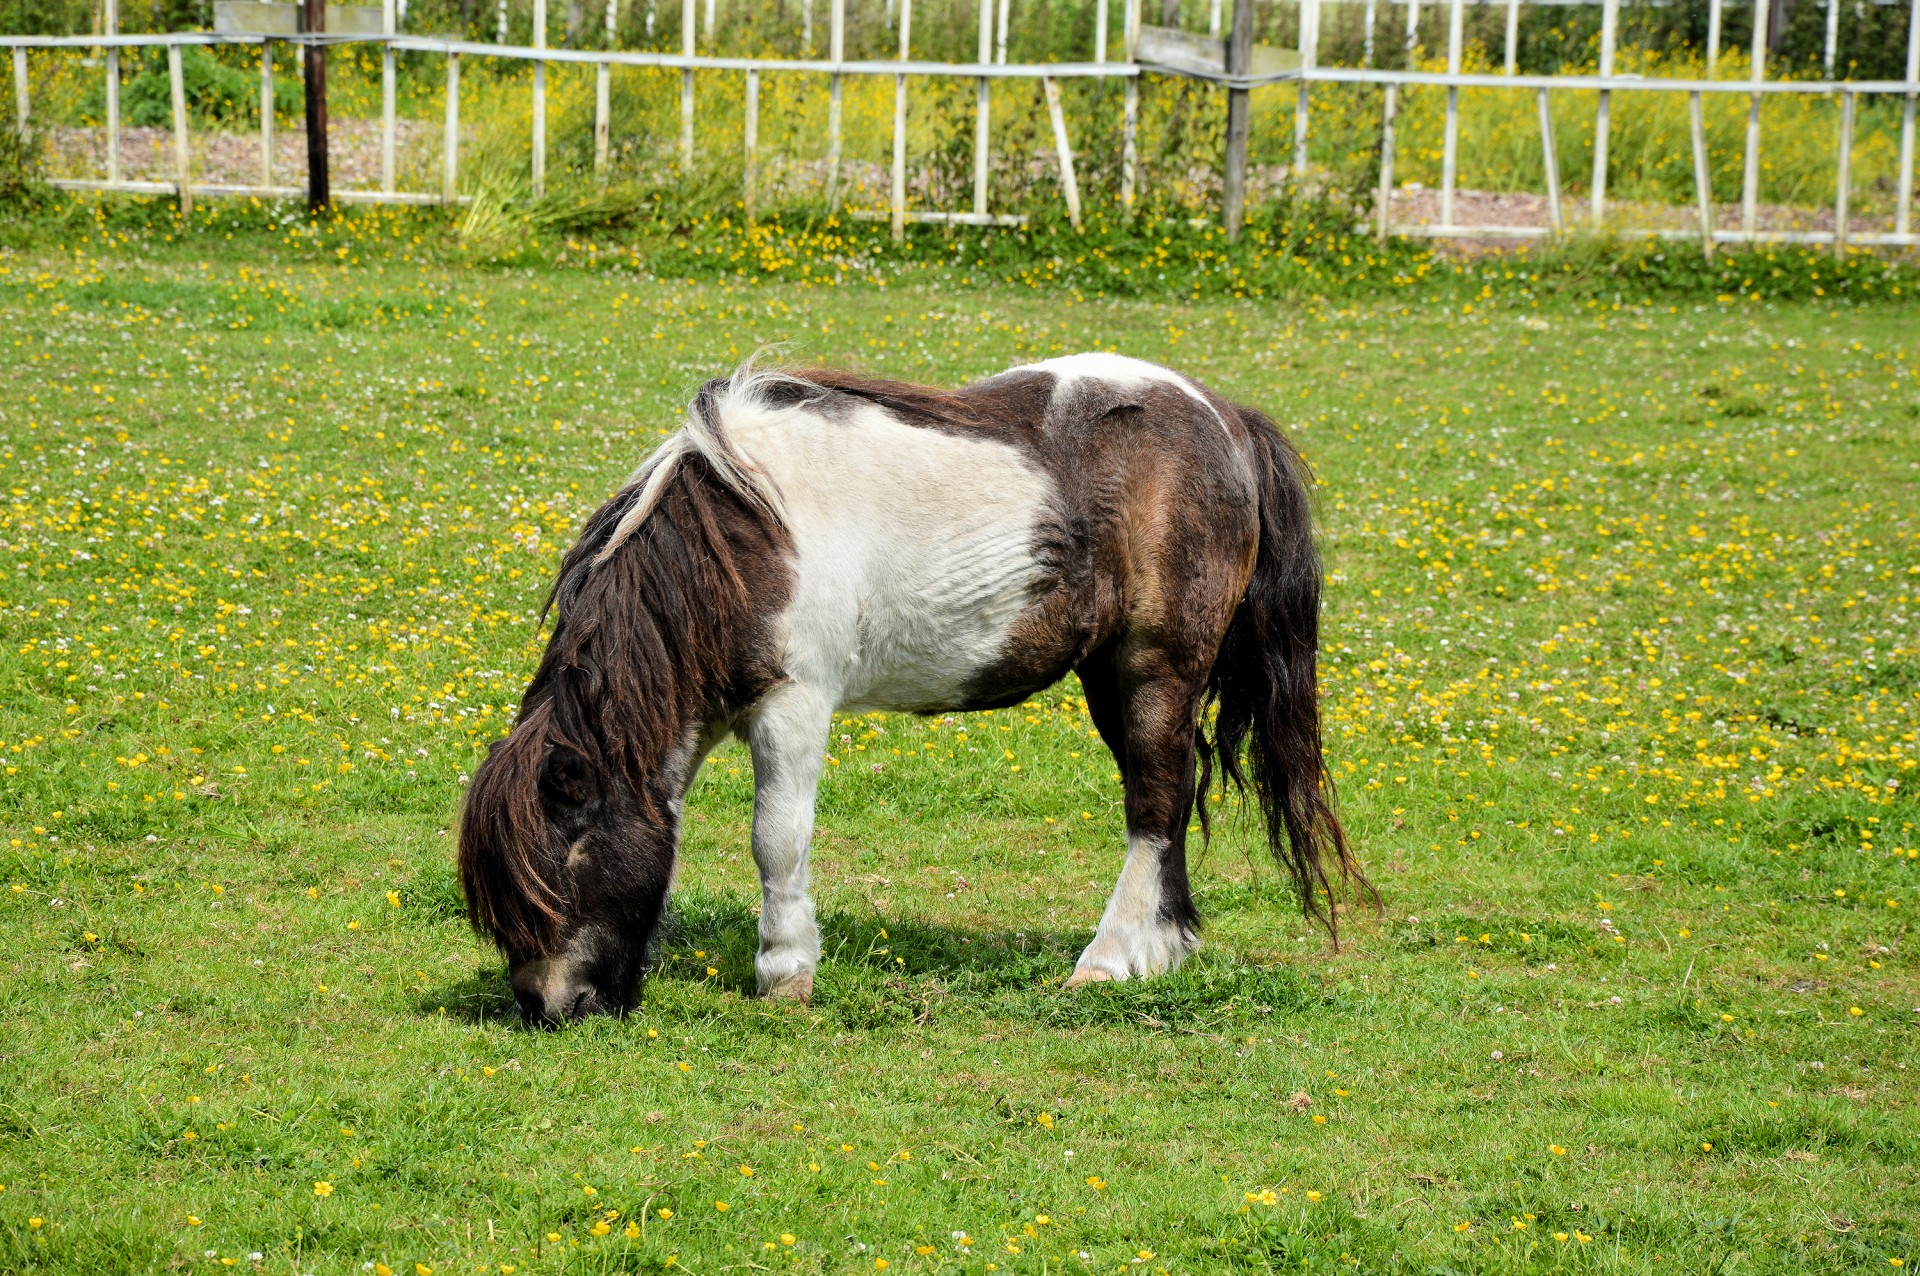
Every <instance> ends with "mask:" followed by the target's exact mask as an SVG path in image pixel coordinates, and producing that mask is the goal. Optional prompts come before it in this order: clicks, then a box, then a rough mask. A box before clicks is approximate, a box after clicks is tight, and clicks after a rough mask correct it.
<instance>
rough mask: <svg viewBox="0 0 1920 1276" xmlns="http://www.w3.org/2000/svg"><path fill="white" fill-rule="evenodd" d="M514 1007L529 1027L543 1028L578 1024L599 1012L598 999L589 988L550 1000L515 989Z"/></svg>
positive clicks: (568, 990) (572, 989)
mask: <svg viewBox="0 0 1920 1276" xmlns="http://www.w3.org/2000/svg"><path fill="white" fill-rule="evenodd" d="M513 1004H514V1006H515V1008H516V1009H518V1010H519V1011H520V1018H521V1021H522V1022H524V1023H526V1024H527V1025H528V1026H529V1027H543V1028H558V1027H560V1026H561V1025H562V1024H568V1023H578V1022H579V1021H580V1020H582V1019H584V1018H586V1017H587V1016H588V1015H590V1014H593V1013H594V1012H595V1011H597V1010H599V1009H600V1005H599V997H598V996H596V995H595V993H594V991H593V989H592V988H591V987H589V986H587V985H582V986H580V987H578V988H569V989H565V990H563V991H562V992H560V993H559V994H558V995H557V996H555V997H553V998H551V999H549V998H547V997H544V996H542V995H541V994H540V993H539V992H537V991H534V990H532V989H528V988H516V989H514V992H513Z"/></svg>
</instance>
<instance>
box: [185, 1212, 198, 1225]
mask: <svg viewBox="0 0 1920 1276" xmlns="http://www.w3.org/2000/svg"><path fill="white" fill-rule="evenodd" d="M187 1226H188V1227H198V1226H200V1217H199V1215H197V1214H189V1215H187Z"/></svg>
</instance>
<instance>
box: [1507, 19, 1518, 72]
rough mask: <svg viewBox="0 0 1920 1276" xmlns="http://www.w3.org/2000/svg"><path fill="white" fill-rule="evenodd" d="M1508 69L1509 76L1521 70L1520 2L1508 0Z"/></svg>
mask: <svg viewBox="0 0 1920 1276" xmlns="http://www.w3.org/2000/svg"><path fill="white" fill-rule="evenodd" d="M1506 68H1507V74H1508V75H1516V74H1518V73H1519V70H1520V0H1507V58H1506Z"/></svg>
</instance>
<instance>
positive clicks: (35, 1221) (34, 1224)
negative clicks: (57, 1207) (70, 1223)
mask: <svg viewBox="0 0 1920 1276" xmlns="http://www.w3.org/2000/svg"><path fill="white" fill-rule="evenodd" d="M46 1221H47V1220H46V1219H44V1218H30V1219H28V1220H27V1226H28V1227H31V1228H33V1229H34V1230H35V1231H38V1230H39V1229H40V1227H41V1226H42V1225H43V1224H44V1223H45V1222H46Z"/></svg>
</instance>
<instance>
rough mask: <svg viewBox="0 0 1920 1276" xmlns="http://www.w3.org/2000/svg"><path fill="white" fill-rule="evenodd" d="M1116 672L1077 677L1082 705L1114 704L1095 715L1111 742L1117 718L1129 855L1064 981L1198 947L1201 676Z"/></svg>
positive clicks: (1158, 967)
mask: <svg viewBox="0 0 1920 1276" xmlns="http://www.w3.org/2000/svg"><path fill="white" fill-rule="evenodd" d="M1146 663H1149V664H1152V663H1157V662H1153V661H1148V662H1146ZM1123 664H1124V662H1123ZM1116 672H1117V673H1118V677H1117V678H1114V677H1112V676H1106V677H1103V676H1101V673H1102V671H1100V670H1096V669H1089V670H1087V671H1085V672H1083V674H1082V679H1081V680H1082V683H1083V684H1084V685H1085V686H1086V687H1087V700H1088V707H1089V709H1092V708H1093V703H1094V701H1095V700H1096V699H1104V698H1106V697H1109V696H1111V697H1113V699H1114V700H1115V701H1117V703H1113V702H1109V703H1106V704H1104V705H1103V706H1102V708H1101V709H1100V710H1099V711H1097V712H1096V714H1095V720H1096V722H1101V723H1102V734H1103V735H1105V736H1106V737H1107V739H1108V743H1109V746H1110V747H1111V746H1113V745H1114V743H1115V741H1114V740H1113V737H1112V734H1111V733H1110V732H1108V731H1107V730H1106V728H1105V722H1107V721H1113V720H1115V719H1117V720H1118V722H1119V724H1120V726H1121V728H1122V731H1123V733H1124V739H1123V740H1122V741H1121V742H1120V743H1121V745H1122V746H1123V747H1117V748H1114V755H1115V757H1116V758H1117V759H1118V760H1119V762H1120V771H1121V774H1122V776H1123V777H1124V783H1125V786H1126V809H1127V860H1126V864H1125V865H1124V866H1123V867H1122V868H1121V870H1120V880H1119V882H1117V883H1116V884H1115V886H1114V888H1113V896H1112V898H1111V899H1109V900H1108V901H1107V909H1106V912H1105V913H1104V914H1102V915H1101V918H1100V929H1099V930H1098V931H1096V932H1095V934H1094V937H1093V942H1092V943H1090V944H1088V945H1087V948H1086V951H1085V952H1083V953H1081V954H1080V961H1079V964H1078V965H1077V966H1076V967H1075V969H1074V972H1073V976H1072V977H1071V978H1070V979H1068V980H1067V986H1068V987H1069V988H1073V987H1078V986H1079V985H1081V984H1085V983H1090V982H1093V981H1096V980H1104V979H1134V978H1141V977H1144V976H1147V975H1157V974H1160V973H1162V972H1163V971H1168V970H1172V969H1173V968H1174V967H1176V966H1178V965H1179V964H1180V963H1181V962H1182V961H1184V960H1186V956H1187V954H1188V953H1190V952H1192V951H1193V950H1194V949H1195V948H1197V947H1199V944H1200V939H1199V928H1200V918H1199V914H1198V913H1197V912H1196V911H1195V910H1194V907H1193V895H1192V893H1191V891H1190V890H1189V889H1188V885H1187V817H1188V814H1189V813H1190V812H1191V811H1192V809H1193V785H1194V776H1193V767H1194V726H1195V723H1196V721H1197V718H1198V714H1199V709H1200V690H1201V682H1200V680H1198V679H1196V678H1192V677H1186V676H1182V675H1180V674H1178V673H1174V672H1172V671H1170V670H1166V669H1164V668H1162V669H1159V670H1155V671H1154V672H1153V673H1152V674H1151V675H1149V676H1147V677H1144V678H1139V677H1135V678H1129V677H1128V671H1127V670H1126V669H1125V668H1124V667H1123V668H1121V669H1119V670H1117V671H1116ZM1089 675H1092V676H1089Z"/></svg>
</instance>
